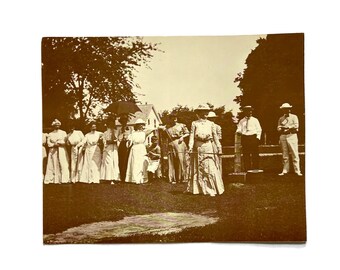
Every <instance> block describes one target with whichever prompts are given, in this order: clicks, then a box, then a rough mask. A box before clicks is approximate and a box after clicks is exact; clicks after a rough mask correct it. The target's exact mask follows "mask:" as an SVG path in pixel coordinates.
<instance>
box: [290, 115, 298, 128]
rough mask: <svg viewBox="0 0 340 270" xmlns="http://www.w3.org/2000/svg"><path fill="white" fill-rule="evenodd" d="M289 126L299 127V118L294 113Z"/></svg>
mask: <svg viewBox="0 0 340 270" xmlns="http://www.w3.org/2000/svg"><path fill="white" fill-rule="evenodd" d="M290 128H296V129H299V119H298V117H297V116H296V115H294V117H292V125H291V127H290Z"/></svg>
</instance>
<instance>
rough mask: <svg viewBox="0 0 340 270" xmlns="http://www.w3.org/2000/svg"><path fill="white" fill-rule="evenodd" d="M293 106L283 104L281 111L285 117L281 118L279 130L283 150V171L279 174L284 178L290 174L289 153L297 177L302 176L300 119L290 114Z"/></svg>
mask: <svg viewBox="0 0 340 270" xmlns="http://www.w3.org/2000/svg"><path fill="white" fill-rule="evenodd" d="M291 108H292V106H291V105H290V104H289V103H283V104H282V106H281V107H280V109H281V110H282V112H283V116H281V117H280V119H279V122H278V125H277V130H278V131H279V133H280V144H281V148H282V158H283V170H282V172H281V173H279V175H280V176H283V175H285V174H287V173H288V172H289V169H290V168H289V153H291V155H292V159H293V165H294V171H295V173H296V175H298V176H302V174H301V171H300V158H299V151H298V137H297V133H298V131H299V119H298V117H297V116H296V115H295V114H292V113H290V110H291Z"/></svg>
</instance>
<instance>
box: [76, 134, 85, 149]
mask: <svg viewBox="0 0 340 270" xmlns="http://www.w3.org/2000/svg"><path fill="white" fill-rule="evenodd" d="M86 141H87V138H86V135H85V136H84V138H83V139H82V140H81V142H80V143H78V145H77V147H83V146H84V145H85V144H86Z"/></svg>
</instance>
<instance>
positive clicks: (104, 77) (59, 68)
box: [42, 37, 158, 125]
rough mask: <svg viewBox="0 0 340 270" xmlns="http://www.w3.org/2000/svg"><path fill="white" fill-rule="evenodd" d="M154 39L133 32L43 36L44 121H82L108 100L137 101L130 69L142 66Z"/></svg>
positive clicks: (149, 55)
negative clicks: (123, 35) (131, 34)
mask: <svg viewBox="0 0 340 270" xmlns="http://www.w3.org/2000/svg"><path fill="white" fill-rule="evenodd" d="M156 50H158V49H157V44H150V43H145V42H143V39H142V38H139V37H135V38H131V37H78V38H72V37H48V38H43V40H42V89H43V117H44V119H43V120H44V124H45V125H49V124H50V121H51V120H52V119H53V118H56V117H57V118H60V119H61V120H67V119H75V118H78V119H79V120H80V121H81V122H83V123H84V122H85V121H88V120H89V119H93V117H95V116H96V115H98V114H100V112H101V109H102V108H101V107H100V106H104V107H105V105H107V104H110V103H111V102H113V101H118V100H125V101H133V102H135V101H136V96H135V95H134V93H133V92H132V88H133V86H134V82H133V80H134V77H135V74H134V71H135V68H136V67H137V66H140V65H147V62H148V60H149V59H150V58H151V57H152V53H153V52H154V51H156Z"/></svg>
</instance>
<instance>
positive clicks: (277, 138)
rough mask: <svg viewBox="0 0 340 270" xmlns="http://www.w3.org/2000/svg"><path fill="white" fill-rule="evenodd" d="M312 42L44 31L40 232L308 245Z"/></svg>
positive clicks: (65, 240)
mask: <svg viewBox="0 0 340 270" xmlns="http://www.w3.org/2000/svg"><path fill="white" fill-rule="evenodd" d="M304 48H305V43H304V33H277V34H258V35H228V36H227V35H226V36H108V37H102V36H100V37H94V36H91V37H90V36H89V37H86V36H85V37H81V36H78V37H70V36H68V37H63V36H59V37H58V36H56V37H47V36H46V37H43V38H42V40H41V74H42V84H41V85H42V92H41V94H42V128H43V129H42V172H41V184H42V194H43V198H42V209H43V232H42V239H43V243H44V244H45V245H59V244H104V243H105V244H118V243H192V242H238V243H244V242H247V243H296V244H303V243H305V242H306V240H307V232H306V196H305V166H306V162H305V78H304V73H305V68H304V61H305V60H304V55H305V53H304ZM39 141H40V137H39ZM39 173H40V172H39Z"/></svg>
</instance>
